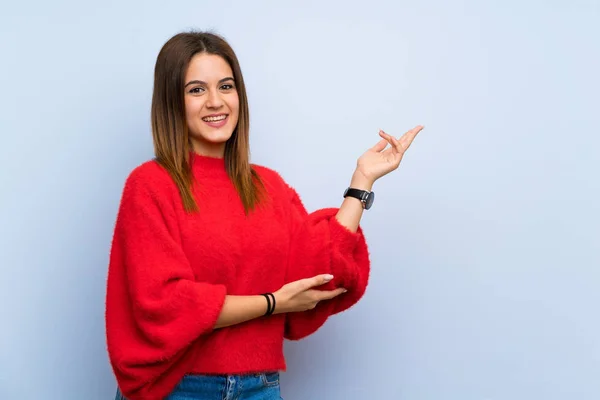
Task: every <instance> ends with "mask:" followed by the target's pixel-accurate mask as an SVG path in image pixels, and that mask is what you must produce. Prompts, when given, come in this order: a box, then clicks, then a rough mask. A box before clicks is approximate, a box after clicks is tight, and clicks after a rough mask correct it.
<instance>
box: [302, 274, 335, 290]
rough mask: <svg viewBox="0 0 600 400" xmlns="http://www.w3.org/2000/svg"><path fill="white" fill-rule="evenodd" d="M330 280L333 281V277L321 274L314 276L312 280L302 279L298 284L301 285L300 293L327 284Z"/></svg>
mask: <svg viewBox="0 0 600 400" xmlns="http://www.w3.org/2000/svg"><path fill="white" fill-rule="evenodd" d="M332 279H333V275H330V274H322V275H317V276H314V277H312V278H306V279H302V280H301V281H300V282H302V284H301V288H302V291H304V290H308V289H310V288H312V287H315V286H321V285H324V284H326V283H327V282H329V281H331V280H332Z"/></svg>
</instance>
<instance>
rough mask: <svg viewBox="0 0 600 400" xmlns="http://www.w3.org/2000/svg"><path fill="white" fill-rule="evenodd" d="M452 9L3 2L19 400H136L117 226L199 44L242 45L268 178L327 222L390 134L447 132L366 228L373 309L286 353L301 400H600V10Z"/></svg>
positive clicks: (0, 272)
mask: <svg viewBox="0 0 600 400" xmlns="http://www.w3.org/2000/svg"><path fill="white" fill-rule="evenodd" d="M450 3H451V4H450ZM450 3H448V2H444V1H441V0H439V1H434V0H427V1H420V2H414V1H413V2H408V1H391V0H389V1H369V2H367V3H365V2H358V1H355V2H348V1H344V2H341V1H340V2H324V1H320V2H313V1H308V2H302V3H297V4H298V5H297V6H295V7H293V6H291V5H285V4H287V3H285V4H283V2H274V1H273V2H261V1H253V2H241V1H240V2H220V3H216V2H202V1H179V2H170V3H168V5H167V3H165V2H158V1H133V2H123V3H121V2H116V1H115V2H95V3H89V4H85V2H75V1H71V2H66V1H62V2H61V1H58V2H56V1H53V2H44V1H39V0H33V1H30V2H15V1H13V2H7V3H6V4H3V5H2V7H1V11H0V34H1V35H0V37H1V40H0V54H1V60H2V62H1V63H0V88H1V91H0V110H1V112H0V134H1V135H2V146H0V179H1V181H0V183H1V186H0V187H1V188H2V196H0V221H1V222H0V257H1V258H0V300H1V301H0V317H1V320H2V322H3V323H2V328H1V329H0V346H1V347H0V360H1V362H0V398H2V399H40V398H43V399H57V400H58V399H61V400H62V399H73V400H79V399H86V400H96V399H97V400H101V399H108V398H112V396H114V390H115V386H114V385H115V383H114V379H113V376H112V373H111V370H110V367H109V364H108V359H107V355H106V350H105V342H104V322H103V316H104V315H103V314H104V290H105V277H106V268H107V260H108V251H109V244H110V239H111V234H112V227H113V223H114V218H115V215H116V210H117V206H118V201H119V197H120V194H121V189H122V185H123V181H124V179H125V177H126V175H127V174H128V173H129V171H130V170H131V169H132V168H133V167H134V166H136V165H137V164H139V163H140V162H142V161H144V160H146V159H148V158H150V157H151V156H152V143H151V137H150V134H149V105H150V97H151V91H152V73H153V67H154V60H155V57H156V55H157V52H158V50H159V49H160V47H161V46H162V44H163V43H164V41H166V40H167V39H168V38H169V37H170V36H171V35H172V34H174V33H176V32H178V31H180V30H184V29H188V28H199V29H208V28H214V29H216V30H217V31H218V32H219V33H221V34H223V35H225V36H226V37H227V38H228V39H229V40H230V41H231V43H232V44H233V46H234V48H235V49H236V51H237V52H238V55H239V57H240V60H241V63H242V68H243V71H244V73H245V77H246V80H247V84H248V90H249V96H250V102H251V103H250V105H251V115H252V150H253V161H255V162H257V163H261V164H265V165H268V166H270V167H273V168H276V169H278V170H279V171H280V172H281V173H282V174H283V175H284V177H285V178H286V179H288V181H289V182H290V183H291V184H292V185H294V186H295V187H296V188H297V189H298V191H299V192H300V193H301V195H302V196H303V199H304V201H305V204H306V205H307V206H308V208H310V209H311V210H314V209H315V208H318V207H324V206H335V205H339V204H340V202H341V194H342V192H343V190H344V189H345V187H346V186H347V184H348V182H349V180H350V175H351V173H352V169H353V167H354V163H355V160H356V158H357V157H358V156H359V155H360V154H361V153H362V152H363V151H364V150H366V148H367V147H370V146H371V145H372V144H373V143H374V142H376V141H377V140H378V137H377V130H378V129H379V128H383V129H385V130H387V131H388V132H390V133H395V134H400V133H402V132H403V131H404V130H405V129H407V128H409V127H412V126H414V125H416V124H424V125H425V126H426V128H425V130H424V131H423V132H422V133H421V135H420V136H419V137H418V139H417V140H416V142H415V143H414V145H413V147H412V148H411V149H410V152H409V153H408V154H407V156H406V158H405V160H404V161H403V165H402V166H401V168H400V170H398V171H397V172H396V173H394V174H393V175H390V176H387V177H385V178H384V179H382V180H381V181H380V182H378V183H377V185H376V186H375V191H376V192H377V203H376V204H375V206H374V208H373V209H372V210H371V211H369V212H368V213H366V214H365V217H364V219H363V226H364V228H365V230H366V233H367V236H368V240H369V243H370V249H371V253H372V262H373V271H372V278H371V285H370V287H369V289H368V292H367V295H366V297H365V298H364V300H363V301H362V302H361V303H359V304H358V305H357V306H356V307H354V308H353V309H351V310H349V311H348V312H346V313H344V314H342V315H340V316H337V317H335V318H333V319H332V320H331V321H330V323H329V324H328V325H327V326H326V327H325V328H323V329H322V330H321V331H319V332H318V333H317V334H316V335H314V336H313V337H311V338H309V339H306V340H304V341H301V342H298V343H288V344H286V353H287V355H288V362H289V367H290V370H289V372H288V373H286V374H284V377H283V394H284V397H285V398H286V400H294V399H297V400H305V399H339V400H342V399H343V400H351V399H361V400H362V399H376V398H386V399H410V400H413V399H415V400H416V399H419V400H420V399H432V400H438V399H444V400H454V399H455V400H471V399H472V400H501V399H502V400H505V399H510V400H518V399H527V400H531V399H544V400H550V399H564V400H584V399H598V398H600V379H598V377H599V376H600V322H598V304H599V300H600V294H599V293H600V291H599V290H598V286H599V283H600V268H599V267H600V256H599V254H600V230H599V228H598V227H599V226H600V216H599V214H600V210H599V208H600V207H599V204H600V201H599V200H598V197H599V194H600V183H599V182H600V179H599V178H598V174H599V171H600V165H599V164H600V163H599V158H600V157H599V156H598V149H599V148H600V139H599V134H600V129H599V128H600V119H599V116H598V115H599V113H598V110H599V104H600V102H599V100H600V98H599V93H600V81H599V78H598V76H599V74H598V71H600V56H599V50H598V49H599V47H598V38H600V24H598V21H599V20H600V19H599V17H600V6H599V4H598V2H592V1H591V0H590V1H583V0H581V1H569V2H567V1H566V0H564V1H551V2H541V1H528V2H518V1H515V0H511V1H503V2H476V1H462V2H450ZM300 4H301V6H300Z"/></svg>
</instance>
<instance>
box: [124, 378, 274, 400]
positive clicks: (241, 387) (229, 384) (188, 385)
mask: <svg viewBox="0 0 600 400" xmlns="http://www.w3.org/2000/svg"><path fill="white" fill-rule="evenodd" d="M191 399H198V400H282V398H281V393H280V390H279V373H278V372H272V373H262V374H253V375H241V376H240V375H226V376H224V375H220V376H210V375H186V376H184V377H183V379H182V380H181V381H180V382H179V384H178V385H177V386H176V387H175V389H174V390H173V391H172V392H171V393H170V394H169V396H168V397H167V398H166V399H165V400H191ZM115 400H127V399H126V398H125V397H123V395H122V394H121V391H120V390H118V389H117V396H116V397H115Z"/></svg>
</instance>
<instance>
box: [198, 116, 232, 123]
mask: <svg viewBox="0 0 600 400" xmlns="http://www.w3.org/2000/svg"><path fill="white" fill-rule="evenodd" d="M225 118H227V114H222V115H217V116H215V117H204V118H202V121H204V122H220V121H223V120H224V119H225Z"/></svg>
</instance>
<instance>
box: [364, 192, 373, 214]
mask: <svg viewBox="0 0 600 400" xmlns="http://www.w3.org/2000/svg"><path fill="white" fill-rule="evenodd" d="M374 201H375V193H374V192H371V193H369V195H368V196H367V199H366V202H365V209H366V210H368V209H369V208H371V206H372V205H373V202H374Z"/></svg>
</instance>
